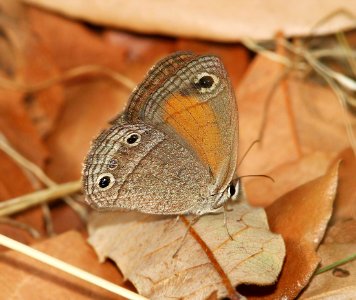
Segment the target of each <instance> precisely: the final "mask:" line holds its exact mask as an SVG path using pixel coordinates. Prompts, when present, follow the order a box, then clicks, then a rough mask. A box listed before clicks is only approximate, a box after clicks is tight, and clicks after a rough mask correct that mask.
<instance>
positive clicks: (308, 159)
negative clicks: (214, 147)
mask: <svg viewBox="0 0 356 300" xmlns="http://www.w3.org/2000/svg"><path fill="white" fill-rule="evenodd" d="M330 160H331V155H329V154H327V153H323V152H313V153H310V154H306V155H304V156H303V157H302V158H300V159H297V160H295V161H293V162H288V163H285V164H282V165H279V166H278V167H276V168H275V169H273V170H272V171H271V172H269V173H268V174H267V175H269V176H271V177H272V178H273V179H274V182H272V181H270V180H265V179H262V178H256V179H251V180H249V181H248V182H247V183H246V185H245V190H246V194H247V195H248V199H249V201H250V203H251V204H253V205H255V206H263V207H266V206H267V205H270V204H271V203H272V202H273V201H274V200H276V199H277V198H279V197H281V196H282V195H284V194H286V193H287V192H289V191H291V190H293V189H295V188H297V187H298V186H300V185H302V184H304V183H306V182H308V181H311V180H313V179H315V178H317V177H319V176H321V175H323V174H325V172H326V171H327V169H328V167H329V164H330Z"/></svg>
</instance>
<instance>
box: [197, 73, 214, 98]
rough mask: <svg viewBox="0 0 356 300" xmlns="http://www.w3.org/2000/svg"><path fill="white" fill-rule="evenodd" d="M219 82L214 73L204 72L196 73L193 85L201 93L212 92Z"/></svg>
mask: <svg viewBox="0 0 356 300" xmlns="http://www.w3.org/2000/svg"><path fill="white" fill-rule="evenodd" d="M218 83H219V78H218V77H217V76H215V75H214V74H209V73H206V72H203V73H200V74H198V76H197V77H196V78H195V80H194V84H195V86H196V87H197V88H198V89H199V91H200V92H201V93H207V92H212V91H213V90H215V88H216V87H217V85H218Z"/></svg>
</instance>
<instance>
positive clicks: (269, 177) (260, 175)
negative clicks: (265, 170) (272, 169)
mask: <svg viewBox="0 0 356 300" xmlns="http://www.w3.org/2000/svg"><path fill="white" fill-rule="evenodd" d="M244 177H264V178H268V179H270V180H271V181H272V182H275V181H274V179H273V178H272V177H271V176H268V175H264V174H256V175H242V176H239V177H237V180H240V179H241V178H244Z"/></svg>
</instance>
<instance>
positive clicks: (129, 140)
mask: <svg viewBox="0 0 356 300" xmlns="http://www.w3.org/2000/svg"><path fill="white" fill-rule="evenodd" d="M124 141H125V144H126V145H128V146H130V147H133V146H137V145H138V144H139V143H140V141H141V134H139V133H136V132H131V133H129V134H128V135H127V136H126V137H125V139H124Z"/></svg>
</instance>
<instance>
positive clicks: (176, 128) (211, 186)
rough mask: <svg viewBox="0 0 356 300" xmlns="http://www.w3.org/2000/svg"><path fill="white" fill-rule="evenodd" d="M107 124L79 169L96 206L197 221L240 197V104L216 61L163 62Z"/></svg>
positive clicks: (186, 57)
mask: <svg viewBox="0 0 356 300" xmlns="http://www.w3.org/2000/svg"><path fill="white" fill-rule="evenodd" d="M110 125H111V127H110V128H108V129H106V130H104V131H103V132H102V133H101V134H100V135H99V136H98V137H97V138H96V139H95V140H94V141H93V143H92V145H91V148H90V151H89V153H88V155H87V157H86V159H85V162H84V167H83V171H82V175H83V190H84V193H85V197H86V202H87V203H88V204H89V205H90V206H92V207H93V208H95V209H97V210H124V211H125V210H127V211H139V212H142V213H148V214H159V215H183V214H193V215H197V216H201V215H204V214H207V213H214V212H216V211H218V210H219V209H220V208H221V207H223V206H224V204H225V203H226V202H227V201H228V200H229V199H231V198H236V197H237V195H238V190H239V180H236V179H235V178H236V177H235V176H236V174H235V173H236V165H237V147H238V116H237V107H236V101H235V95H234V91H233V88H232V85H231V82H230V80H229V77H228V75H227V72H226V70H225V68H224V66H223V64H222V62H221V60H220V59H219V58H218V57H217V56H213V55H202V56H200V55H196V54H194V53H191V52H176V53H174V54H172V55H170V56H168V57H166V58H164V59H162V60H161V61H159V62H158V63H157V64H156V65H155V66H153V68H152V69H151V70H150V71H149V73H148V74H147V76H146V78H145V79H144V80H143V82H142V83H141V84H140V85H138V87H137V88H136V89H135V90H134V91H133V93H132V95H131V97H130V99H129V102H128V105H127V107H126V109H125V111H124V112H123V113H122V114H120V115H118V116H117V117H116V118H114V120H113V121H111V122H110Z"/></svg>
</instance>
